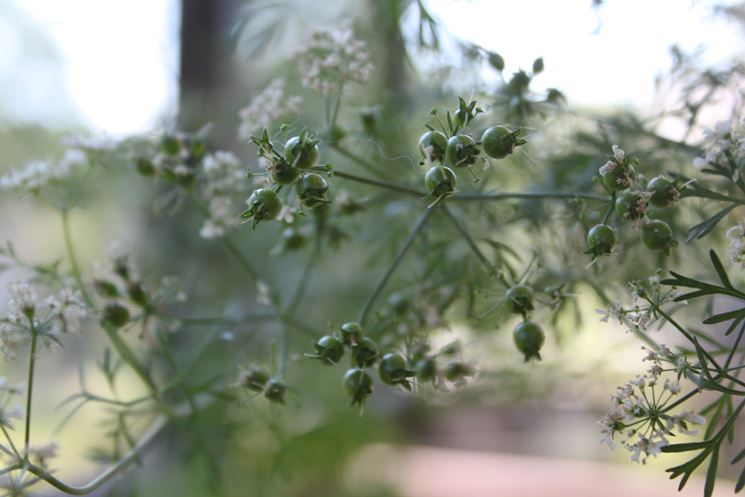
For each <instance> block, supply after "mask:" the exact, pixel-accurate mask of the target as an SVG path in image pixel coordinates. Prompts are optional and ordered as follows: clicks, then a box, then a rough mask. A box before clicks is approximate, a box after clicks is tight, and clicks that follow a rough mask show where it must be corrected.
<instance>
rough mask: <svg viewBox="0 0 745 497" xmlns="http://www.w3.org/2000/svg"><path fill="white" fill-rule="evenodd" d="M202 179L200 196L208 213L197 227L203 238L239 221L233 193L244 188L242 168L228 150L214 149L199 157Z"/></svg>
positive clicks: (221, 232) (224, 229)
mask: <svg viewBox="0 0 745 497" xmlns="http://www.w3.org/2000/svg"><path fill="white" fill-rule="evenodd" d="M202 168H203V171H204V178H205V183H204V186H203V188H202V197H203V198H204V200H206V201H207V211H208V215H209V217H208V218H207V220H205V222H204V224H203V225H202V228H201V229H200V231H199V234H200V236H202V237H203V238H207V239H211V238H219V237H222V236H224V235H225V233H226V232H227V231H228V230H229V229H232V228H234V227H236V226H238V225H239V224H240V219H239V217H238V212H237V211H236V209H235V202H234V198H233V197H234V196H235V194H237V193H242V192H245V191H246V187H247V185H246V183H247V181H246V170H245V168H244V167H243V165H242V164H241V161H240V160H239V159H238V157H236V156H235V155H233V154H232V153H230V152H223V151H217V152H215V153H213V154H210V155H208V156H206V157H205V158H204V160H203V161H202Z"/></svg>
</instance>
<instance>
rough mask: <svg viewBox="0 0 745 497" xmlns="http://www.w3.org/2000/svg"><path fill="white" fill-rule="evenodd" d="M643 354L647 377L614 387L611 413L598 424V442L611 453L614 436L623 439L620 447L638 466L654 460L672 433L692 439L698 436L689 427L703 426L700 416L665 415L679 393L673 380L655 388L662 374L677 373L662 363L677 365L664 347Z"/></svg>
mask: <svg viewBox="0 0 745 497" xmlns="http://www.w3.org/2000/svg"><path fill="white" fill-rule="evenodd" d="M646 350H647V356H646V357H645V358H644V360H645V361H649V362H650V367H649V369H648V370H647V373H646V374H644V375H641V376H637V377H636V378H635V379H633V380H631V381H629V382H628V383H626V384H625V385H623V386H621V387H618V389H617V390H616V393H615V394H613V396H612V403H613V405H612V407H611V410H610V411H609V412H608V414H606V415H605V416H603V418H602V419H601V420H600V421H598V424H600V425H601V426H602V429H601V430H600V432H601V434H602V438H601V441H602V442H604V443H606V444H608V446H609V447H610V448H611V449H615V448H616V441H615V440H614V436H616V435H618V436H620V437H625V440H622V441H621V442H620V443H621V445H623V446H624V447H625V448H626V449H627V450H628V451H629V452H631V460H632V461H634V462H641V463H642V464H644V463H646V461H647V458H648V457H649V456H653V457H656V456H657V454H659V453H660V452H661V451H662V448H663V447H665V446H666V445H668V444H669V440H668V437H669V436H675V434H676V432H678V433H682V434H686V435H695V434H697V433H698V432H697V430H692V429H691V427H690V425H702V424H704V423H705V422H706V420H705V419H704V418H703V417H702V416H700V415H698V414H696V413H694V412H692V411H689V410H685V411H681V412H679V413H676V414H672V413H670V412H669V411H670V410H671V407H672V404H670V401H671V400H672V399H673V398H675V396H676V395H678V394H679V393H680V390H681V388H680V384H679V383H678V381H677V380H672V379H669V378H667V379H665V381H664V383H663V385H662V387H661V388H660V387H659V383H660V379H661V375H662V373H663V372H665V371H668V370H669V371H672V370H677V366H676V367H673V368H669V369H667V370H666V369H664V368H663V367H662V363H663V362H675V363H676V364H678V361H677V360H676V359H675V355H674V354H673V353H672V352H671V351H670V349H668V348H667V347H665V346H664V345H662V346H660V349H659V350H658V351H653V350H648V349H646ZM668 405H669V406H670V407H668Z"/></svg>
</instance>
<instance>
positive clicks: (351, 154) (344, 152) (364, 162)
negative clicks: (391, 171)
mask: <svg viewBox="0 0 745 497" xmlns="http://www.w3.org/2000/svg"><path fill="white" fill-rule="evenodd" d="M329 147H331V148H332V149H334V150H336V151H337V152H339V153H340V154H341V155H343V156H344V157H346V158H347V159H351V160H352V161H354V162H356V163H357V164H359V165H360V166H362V167H364V168H365V169H367V170H368V171H370V172H371V173H372V174H374V175H375V176H377V177H378V178H382V179H385V175H384V174H383V173H381V172H380V171H379V170H378V168H376V167H375V165H373V163H372V162H370V161H368V160H367V159H365V158H363V157H360V156H359V155H357V154H355V153H354V152H352V151H351V150H349V149H347V148H346V147H344V146H343V145H340V144H338V143H329Z"/></svg>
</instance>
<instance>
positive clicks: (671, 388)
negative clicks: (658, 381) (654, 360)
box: [664, 379, 680, 395]
mask: <svg viewBox="0 0 745 497" xmlns="http://www.w3.org/2000/svg"><path fill="white" fill-rule="evenodd" d="M664 388H665V390H667V391H668V392H670V393H671V394H673V395H677V394H679V393H680V383H678V382H677V381H675V380H670V379H665V386H664Z"/></svg>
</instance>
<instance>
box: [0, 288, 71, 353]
mask: <svg viewBox="0 0 745 497" xmlns="http://www.w3.org/2000/svg"><path fill="white" fill-rule="evenodd" d="M8 294H9V296H10V298H9V300H8V306H7V307H8V310H7V313H6V315H5V316H3V317H1V318H0V349H2V352H3V354H4V355H5V357H6V358H13V357H15V354H16V351H17V350H18V347H20V346H21V345H23V344H24V343H26V342H27V341H28V340H29V339H30V338H31V335H32V332H36V333H38V334H39V335H40V336H42V337H43V339H44V343H45V345H47V346H51V345H52V344H53V343H55V341H54V339H53V338H54V337H55V336H56V335H59V334H61V333H77V332H79V331H80V319H81V318H83V317H85V305H84V304H83V301H82V300H81V297H80V294H79V292H77V291H73V290H70V289H69V288H63V289H62V290H61V291H60V292H59V293H58V294H57V295H52V296H50V297H49V298H47V300H46V305H47V308H46V309H45V310H44V309H42V308H41V307H40V305H39V303H38V299H37V296H36V292H35V291H34V289H33V288H32V287H31V285H29V284H28V282H12V283H10V284H9V285H8ZM42 310H44V312H41V311H42ZM32 328H33V330H32Z"/></svg>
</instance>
